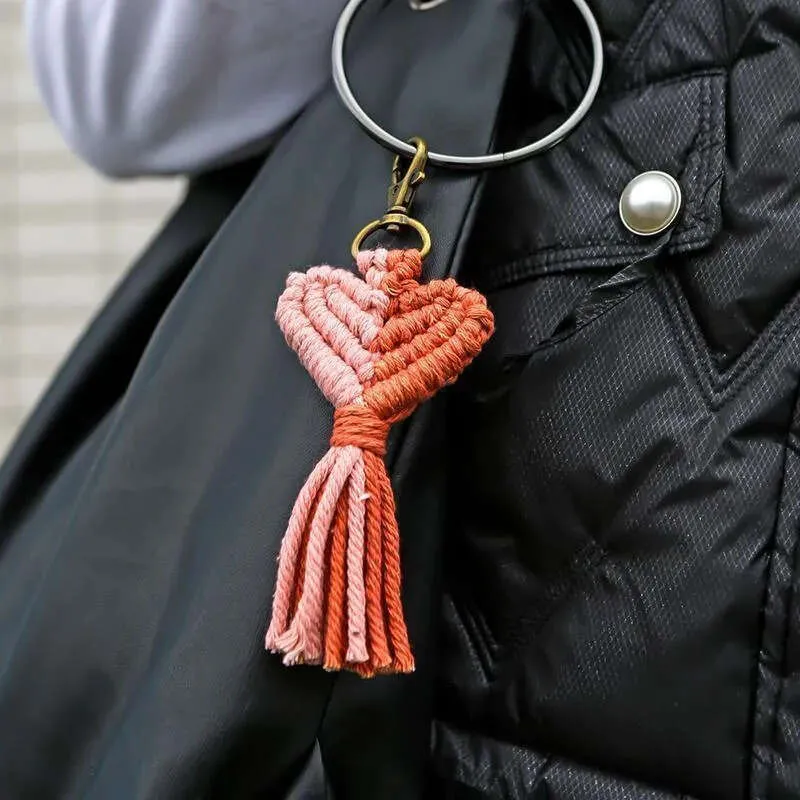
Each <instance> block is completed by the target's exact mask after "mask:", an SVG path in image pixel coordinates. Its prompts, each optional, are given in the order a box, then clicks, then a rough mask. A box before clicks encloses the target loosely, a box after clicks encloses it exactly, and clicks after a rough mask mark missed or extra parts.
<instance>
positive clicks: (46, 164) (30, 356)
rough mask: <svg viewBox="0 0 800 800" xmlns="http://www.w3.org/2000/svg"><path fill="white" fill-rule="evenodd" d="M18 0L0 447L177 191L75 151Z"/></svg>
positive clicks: (13, 15) (1, 311)
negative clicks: (39, 86) (34, 67)
mask: <svg viewBox="0 0 800 800" xmlns="http://www.w3.org/2000/svg"><path fill="white" fill-rule="evenodd" d="M23 4H24V0H0V455H2V453H3V452H4V451H5V449H6V448H7V446H8V444H9V443H10V441H11V440H12V438H13V436H14V434H15V432H16V431H17V430H18V427H19V425H20V424H21V422H22V420H23V419H24V417H25V415H26V414H27V413H28V412H29V410H30V408H31V407H32V405H33V404H34V403H35V402H36V399H37V398H38V397H39V395H40V394H41V392H42V391H43V389H44V388H45V387H46V385H47V383H48V381H49V380H50V378H51V377H52V374H53V372H54V370H55V369H57V367H58V365H59V363H60V362H61V361H62V359H63V358H64V356H65V354H66V353H67V352H68V350H69V349H70V347H71V346H72V345H73V343H74V342H75V339H76V338H77V337H78V336H79V335H80V333H81V331H82V330H83V329H84V327H85V326H86V324H87V323H88V321H89V319H90V318H91V316H92V314H93V313H94V312H95V311H96V310H97V308H98V307H99V306H100V304H101V303H102V302H103V299H104V298H105V297H106V296H107V294H108V292H109V291H110V290H111V289H112V288H113V286H114V284H115V283H116V282H117V281H118V280H119V278H120V276H121V275H122V273H123V272H124V270H125V269H126V268H127V266H128V265H129V264H130V263H131V260H132V259H133V258H134V256H135V254H136V253H137V252H138V251H139V250H140V249H141V248H142V246H143V245H144V244H145V243H146V242H147V240H148V239H149V238H150V236H151V235H152V234H153V233H154V232H155V230H156V228H157V226H158V225H159V223H160V222H161V220H163V218H164V216H165V215H166V214H167V212H168V210H169V209H170V207H171V206H172V205H173V204H174V202H175V201H176V199H177V197H178V193H179V191H180V185H179V182H178V181H167V180H147V181H135V182H124V183H120V182H110V181H108V180H105V179H104V178H102V177H100V176H98V175H96V174H94V173H93V172H92V171H91V170H90V169H89V168H88V167H86V166H85V165H83V164H82V163H81V162H80V161H79V160H78V159H77V158H75V156H73V155H72V154H71V153H70V152H69V151H68V149H67V147H66V146H65V145H64V143H63V142H62V140H61V138H60V136H59V134H58V131H57V130H56V129H55V127H54V126H53V124H52V122H51V121H50V119H49V118H48V115H47V112H46V111H45V109H44V108H43V106H42V104H41V102H40V100H39V97H38V94H37V91H36V86H35V84H34V81H33V78H32V75H31V72H30V69H29V65H28V60H27V55H26V52H25V38H24V33H23V24H22V13H23Z"/></svg>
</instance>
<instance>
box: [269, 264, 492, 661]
mask: <svg viewBox="0 0 800 800" xmlns="http://www.w3.org/2000/svg"><path fill="white" fill-rule="evenodd" d="M358 267H359V270H360V272H361V274H362V275H363V280H362V279H361V278H358V277H357V276H356V275H354V274H352V273H350V272H348V271H346V270H343V269H334V268H332V267H327V266H323V267H314V268H312V269H310V270H309V271H308V272H307V273H305V274H302V273H292V274H291V275H290V276H289V278H288V280H287V288H286V290H285V292H284V293H283V294H282V295H281V298H280V299H279V301H278V309H277V313H276V319H277V321H278V324H279V326H280V327H281V330H282V331H283V333H284V335H285V336H286V340H287V342H288V344H289V345H290V346H291V347H292V348H293V349H294V350H295V351H296V352H297V354H298V356H299V358H300V360H301V362H302V363H303V365H304V366H305V367H306V369H307V370H308V372H309V373H310V374H311V376H312V377H313V378H314V380H315V381H316V383H317V384H318V385H319V387H320V389H321V390H322V392H323V393H324V394H325V396H326V397H327V398H328V400H329V401H330V402H331V403H332V404H333V405H334V407H335V412H334V425H333V433H332V435H331V448H330V450H329V451H328V452H327V454H326V455H325V456H324V457H323V459H322V460H321V461H320V462H319V464H318V465H317V466H316V468H315V469H314V470H313V472H312V473H311V475H310V476H309V478H308V480H307V481H306V483H305V485H304V486H303V488H302V489H301V491H300V494H299V495H298V497H297V500H296V502H295V505H294V508H293V509H292V513H291V516H290V518H289V524H288V527H287V530H286V534H285V536H284V539H283V542H282V544H281V550H280V556H279V562H278V576H277V581H276V587H275V596H274V600H273V607H272V619H271V621H270V625H269V629H268V631H267V635H266V647H267V649H268V650H271V651H272V652H275V653H281V654H283V660H284V663H285V664H289V665H291V664H322V665H323V667H324V668H325V669H327V670H345V669H346V670H352V671H354V672H357V673H358V674H360V675H362V676H364V677H369V676H372V675H375V674H378V673H407V672H411V671H413V669H414V658H413V655H412V652H411V646H410V644H409V638H408V631H407V628H406V622H405V616H404V613H403V605H402V596H401V595H402V591H401V565H400V535H399V532H398V528H397V518H396V513H395V501H394V493H393V491H392V486H391V483H390V481H389V476H388V473H387V471H386V465H385V463H384V456H385V454H386V441H387V438H388V435H389V429H390V427H391V425H392V424H393V423H395V422H398V421H400V420H402V419H405V418H406V417H408V416H410V415H411V414H412V413H413V411H414V410H415V409H416V408H417V406H419V405H420V403H422V402H424V401H425V400H426V399H428V398H429V397H431V396H432V395H433V394H435V393H436V392H437V391H438V390H439V389H441V388H442V387H444V386H446V385H448V384H449V383H452V382H453V381H454V380H455V379H456V378H457V377H458V375H459V374H460V373H461V372H462V371H463V370H464V368H465V367H466V366H467V365H468V364H469V363H470V361H472V359H473V358H475V356H476V355H477V354H478V353H479V352H480V350H481V348H482V346H483V344H484V343H485V342H486V340H487V339H488V338H489V336H491V334H492V331H493V325H494V320H493V317H492V314H491V312H490V311H489V310H488V308H487V306H486V301H485V299H484V298H483V297H482V296H481V295H480V294H478V293H477V292H475V291H472V290H469V289H465V288H463V287H462V286H459V285H458V284H457V283H456V282H455V281H453V280H443V281H431V282H430V283H428V284H423V285H421V284H420V283H419V281H418V279H419V277H420V274H421V272H422V259H421V257H420V254H419V252H418V251H416V250H394V251H386V250H375V251H367V252H362V253H360V254H359V258H358Z"/></svg>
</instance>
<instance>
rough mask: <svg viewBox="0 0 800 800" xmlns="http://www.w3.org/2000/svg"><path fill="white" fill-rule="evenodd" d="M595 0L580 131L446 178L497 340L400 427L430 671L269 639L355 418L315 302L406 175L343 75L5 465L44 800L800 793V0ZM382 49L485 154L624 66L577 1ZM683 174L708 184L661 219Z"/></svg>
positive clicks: (414, 628) (430, 21)
mask: <svg viewBox="0 0 800 800" xmlns="http://www.w3.org/2000/svg"><path fill="white" fill-rule="evenodd" d="M592 6H593V8H594V9H595V11H596V13H597V15H598V17H599V20H600V24H601V27H602V30H603V34H604V38H605V46H606V57H607V71H606V74H605V77H604V81H603V87H602V91H601V95H600V97H599V98H598V100H597V101H596V103H595V105H594V107H593V108H592V110H591V112H590V114H589V116H588V117H587V119H586V120H585V122H584V123H583V124H582V125H581V126H580V128H579V129H578V130H577V131H576V132H575V133H574V134H573V135H572V136H571V137H570V138H569V139H567V140H566V141H564V142H563V143H561V144H560V145H558V146H557V147H556V148H554V149H553V150H551V151H549V152H548V153H546V154H545V155H543V156H540V157H537V158H535V159H532V160H530V161H528V162H526V163H523V164H520V165H517V166H514V167H510V168H507V169H505V170H502V171H500V172H495V173H492V174H490V175H488V176H487V175H464V174H451V173H446V172H437V171H432V172H431V181H430V183H429V184H426V187H425V188H424V190H423V191H422V193H421V194H420V196H419V205H418V206H417V212H418V215H419V216H420V217H421V218H422V219H423V220H424V221H425V222H426V223H427V224H429V226H430V228H431V230H432V233H433V235H434V242H435V247H434V252H433V255H432V256H431V258H430V260H429V261H428V262H427V269H428V273H429V275H431V276H435V275H438V276H441V275H444V274H448V273H453V274H456V273H457V274H458V277H459V279H460V280H461V281H462V282H464V283H467V284H471V285H475V286H477V287H478V288H480V289H482V290H483V291H485V292H486V293H487V295H488V297H489V300H490V303H491V306H492V308H493V310H494V311H495V314H496V319H497V334H496V336H495V337H494V339H493V341H492V342H491V344H490V346H489V347H488V348H487V350H486V352H485V354H484V355H483V356H482V357H481V358H480V359H479V361H478V362H476V364H475V365H474V367H473V368H472V369H470V370H469V372H468V373H467V374H466V375H465V376H464V378H463V379H462V380H461V381H460V382H459V384H458V385H457V386H456V387H454V389H453V390H451V391H448V392H447V393H445V394H444V395H443V396H441V397H440V398H438V399H436V400H435V401H433V402H431V403H429V404H428V405H426V406H425V407H424V408H423V409H422V410H420V412H418V414H416V415H415V416H414V417H413V418H412V419H411V421H410V422H409V423H408V424H406V425H404V426H401V427H400V428H399V429H398V430H396V431H395V435H394V438H393V439H392V440H391V442H390V445H391V448H390V453H389V464H390V468H391V473H392V479H393V483H394V485H395V488H396V490H397V494H398V500H399V516H400V527H401V532H402V536H403V565H404V573H405V604H406V608H407V614H408V618H409V624H410V630H411V636H412V640H413V642H414V647H415V651H416V655H417V662H418V670H417V672H416V673H415V674H414V675H413V676H411V677H405V678H378V679H375V680H372V681H362V680H360V679H358V678H356V677H354V676H351V675H344V676H336V675H330V674H326V673H324V672H322V671H321V670H319V669H316V668H309V667H306V668H295V669H287V668H284V667H283V666H282V665H281V664H280V663H279V661H278V660H277V659H275V658H273V657H272V656H269V655H267V654H266V653H264V651H263V649H262V642H263V634H264V629H265V625H266V621H267V613H268V610H269V603H270V596H271V592H272V589H273V584H274V577H275V566H274V565H275V555H276V553H277V549H278V546H279V542H280V537H281V535H282V533H283V528H284V525H285V522H286V518H287V515H288V512H289V508H290V506H291V502H292V500H293V498H294V496H295V495H296V493H297V490H298V488H299V486H300V484H301V483H302V481H303V480H304V478H305V476H306V474H307V473H308V471H309V469H310V467H311V466H312V465H313V464H314V463H315V461H316V460H317V458H318V457H319V455H320V454H321V453H322V452H323V451H324V449H325V447H326V443H327V437H328V435H329V431H330V420H331V415H330V409H329V408H328V407H327V406H326V404H325V402H324V400H323V399H322V398H321V397H320V396H319V394H318V393H317V391H316V389H315V387H314V386H313V384H312V383H311V381H310V380H309V378H308V376H307V375H306V374H305V372H304V371H303V370H302V368H301V367H300V366H299V364H298V363H297V361H296V359H295V357H294V356H293V354H292V353H291V352H290V351H289V349H288V348H286V347H285V345H284V343H283V341H282V337H281V335H280V332H279V331H278V330H277V328H276V326H275V325H274V323H273V321H272V314H273V309H274V303H275V299H276V297H277V295H278V293H279V291H280V288H281V286H282V284H283V280H284V276H285V273H286V271H287V270H288V269H289V268H290V267H296V266H301V265H304V264H312V263H319V262H321V261H329V260H337V259H340V260H343V258H344V256H345V255H346V253H347V252H348V247H349V242H350V238H351V237H352V234H353V233H354V232H355V231H356V230H358V228H360V227H361V225H362V224H364V223H365V222H366V221H368V220H370V219H372V218H374V217H375V216H376V214H379V213H380V211H381V209H382V203H383V198H384V193H385V186H386V183H387V180H388V172H389V164H390V158H389V156H388V155H387V154H386V153H385V152H384V151H383V150H382V149H381V148H380V147H379V146H377V145H375V144H374V143H373V142H371V141H370V140H369V139H367V138H366V137H365V136H364V134H363V133H362V132H361V131H360V130H359V129H358V128H357V127H356V126H355V125H354V124H353V122H352V121H351V120H350V118H349V117H348V116H347V114H346V113H345V112H344V111H343V110H342V108H341V107H340V105H339V103H338V101H337V99H336V98H335V96H334V94H333V92H332V91H327V92H326V93H324V94H323V96H322V97H321V98H319V100H318V101H317V102H315V103H314V104H313V105H312V107H311V108H310V109H309V110H308V111H307V112H306V113H304V114H303V115H302V117H301V118H300V119H299V120H298V121H297V122H296V123H295V124H294V125H293V126H292V128H291V129H290V130H289V131H288V133H287V134H286V136H285V137H284V138H283V139H282V140H281V142H280V143H279V144H278V145H277V147H276V148H275V150H274V151H273V153H272V154H271V155H270V156H269V157H268V158H266V160H264V159H260V160H259V162H258V163H253V164H245V165H242V166H239V167H236V168H232V169H227V170H223V171H222V172H220V173H217V174H214V175H210V176H206V177H204V178H202V179H199V180H197V181H194V182H193V184H192V187H191V189H190V191H189V194H188V196H187V199H186V201H185V203H184V204H183V206H182V207H181V208H180V209H179V210H178V212H177V213H176V215H175V216H174V217H173V218H172V219H171V220H170V222H169V223H168V224H167V226H166V227H165V229H164V230H163V231H162V232H161V234H160V235H159V236H158V237H157V238H156V240H155V241H154V243H153V245H152V246H151V247H150V248H149V249H148V251H147V252H146V253H145V254H144V255H143V256H142V258H141V259H140V260H139V261H138V262H137V264H135V265H134V267H133V268H132V270H131V272H130V274H129V276H128V277H127V278H126V280H125V281H124V282H123V284H122V285H121V286H120V287H119V288H118V290H117V291H116V293H115V294H114V296H113V297H112V298H111V299H110V300H109V302H108V304H107V305H106V307H105V308H104V309H103V311H102V312H101V313H100V315H99V316H98V317H97V319H96V320H95V321H94V323H93V325H92V326H91V328H90V329H89V331H88V332H87V334H86V336H85V337H84V339H83V340H82V341H81V343H80V344H79V345H78V347H77V348H76V350H75V351H74V352H73V354H72V356H71V357H70V359H69V360H68V362H67V363H66V365H65V366H64V368H63V369H62V371H61V372H60V374H59V376H58V377H57V378H56V380H55V382H54V384H53V385H52V387H51V388H50V390H49V392H48V394H47V395H46V397H45V398H44V399H43V401H42V402H41V404H40V406H39V408H38V409H37V410H36V411H35V413H34V414H33V416H32V418H31V419H30V421H29V423H28V425H27V426H26V428H25V429H24V431H23V433H22V435H21V437H20V438H19V440H18V442H17V443H16V445H15V447H14V448H13V449H12V451H11V453H10V455H9V456H8V458H7V461H6V463H5V466H4V467H3V469H2V471H0V798H2V800H55V799H56V798H57V799H58V800H61V799H62V798H63V799H64V800H178V799H179V798H180V799H181V800H183V799H184V798H185V800H190V799H191V800H194V799H195V798H210V799H213V800H217V798H220V799H221V800H250V798H265V800H315V799H316V798H319V799H320V800H321V799H322V798H336V800H421V799H422V798H426V799H427V798H432V799H433V800H448V799H449V800H490V798H491V799H492V800H501V799H503V800H506V799H507V800H523V799H524V800H533V798H536V800H539V799H540V798H541V800H545V798H546V799H547V800H605V799H606V798H608V800H678V799H679V798H685V799H686V800H746V799H747V800H796V798H799V797H800V593H799V592H798V591H797V590H798V589H800V561H799V559H800V549H798V541H799V540H800V539H799V536H800V440H798V435H800V411H799V410H798V396H800V395H799V394H798V388H799V387H800V330H799V327H800V297H799V296H798V290H800V3H798V2H797V0H649V1H648V0H592ZM367 28H368V29H367ZM349 59H351V62H352V63H351V67H352V73H353V80H354V83H355V85H356V89H357V91H358V93H359V96H360V97H362V98H363V100H364V103H365V105H366V106H367V107H368V108H369V109H370V110H371V111H372V112H373V113H374V114H375V115H376V116H378V117H379V118H380V119H381V121H382V122H384V123H385V124H386V125H387V126H389V127H391V128H392V130H394V131H396V132H398V133H399V134H401V135H411V134H417V133H419V134H422V135H425V136H427V137H428V138H429V139H430V141H431V143H432V145H434V146H435V148H436V149H438V150H448V151H457V152H462V153H476V152H484V151H486V150H488V149H490V148H492V147H494V148H496V149H499V148H509V147H514V146H518V145H521V144H522V143H524V142H527V141H529V140H530V139H532V138H534V137H536V136H538V135H540V134H541V133H543V132H545V131H547V130H548V129H550V128H552V127H553V125H554V124H557V122H558V121H559V119H561V118H563V116H564V115H565V113H567V112H568V111H569V110H570V109H571V108H572V107H574V105H575V103H576V102H577V100H578V99H579V97H580V95H581V93H582V91H583V87H584V85H585V82H586V79H587V76H588V71H589V69H590V61H591V59H590V54H589V47H588V41H587V39H586V37H585V35H584V31H583V29H582V24H581V21H580V18H579V17H577V15H576V14H575V13H574V12H573V10H572V6H571V5H570V4H568V3H566V2H564V1H563V0H550V1H549V2H545V1H542V2H529V3H526V4H524V7H523V4H522V3H521V2H516V0H491V2H490V0H458V2H450V3H447V4H445V5H444V6H442V7H441V8H440V9H439V10H437V11H435V12H430V13H429V14H413V13H412V12H410V11H409V10H408V8H407V4H406V3H405V2H400V0H395V1H394V2H390V3H388V4H387V6H386V9H385V10H383V11H381V13H380V14H378V15H377V18H376V19H373V20H372V21H370V23H369V25H368V26H366V27H365V28H364V29H363V30H362V31H361V33H360V34H359V35H357V36H356V41H354V44H353V48H352V52H351V53H350V54H349ZM652 169H658V170H663V171H665V172H667V173H669V174H671V175H673V176H674V177H675V178H676V179H677V180H678V182H679V183H680V185H681V187H682V190H683V195H684V200H685V202H684V207H683V210H682V213H681V215H680V217H679V218H678V220H677V222H676V224H675V225H674V226H673V227H672V228H671V229H670V230H668V231H667V232H666V233H664V234H662V235H660V236H659V237H655V238H648V239H644V238H640V237H637V236H635V235H634V234H632V233H629V232H628V231H627V230H626V229H625V228H624V227H623V225H622V223H621V222H620V220H619V217H618V212H617V204H618V200H619V196H620V192H621V191H622V188H623V187H624V186H625V185H626V184H627V182H628V181H629V180H630V179H631V178H632V177H634V176H635V175H637V174H638V173H640V172H643V171H646V170H652Z"/></svg>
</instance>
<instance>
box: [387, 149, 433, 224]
mask: <svg viewBox="0 0 800 800" xmlns="http://www.w3.org/2000/svg"><path fill="white" fill-rule="evenodd" d="M410 143H411V144H413V145H414V146H415V147H416V148H417V152H416V153H414V155H413V156H411V162H410V163H409V165H408V167H406V168H404V167H403V160H404V157H403V156H396V157H395V159H394V164H393V166H392V183H391V186H389V210H388V212H387V213H389V214H393V213H394V214H408V212H409V209H410V208H411V203H412V202H414V195H415V194H416V193H417V188H418V187H419V186H420V184H421V183H422V182H423V181H424V180H425V167H426V166H427V164H428V145H427V144H426V143H425V141H424V140H423V139H420V138H419V137H417V136H415V137H414V138H413V139H411V140H410Z"/></svg>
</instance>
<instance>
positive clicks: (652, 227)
mask: <svg viewBox="0 0 800 800" xmlns="http://www.w3.org/2000/svg"><path fill="white" fill-rule="evenodd" d="M681 203H682V197H681V187H680V186H679V185H678V182H677V181H676V180H675V178H673V177H672V176H671V175H667V173H666V172H659V171H657V170H653V171H652V172H643V173H642V174H641V175H637V176H636V177H635V178H634V179H633V180H632V181H631V182H630V183H629V184H628V185H627V186H626V187H625V188H624V189H623V190H622V194H621V195H620V198H619V216H620V219H621V220H622V224H623V225H624V226H625V227H626V228H627V229H628V230H629V231H630V232H631V233H635V234H638V235H639V236H654V235H655V234H657V233H661V232H662V231H665V230H666V229H667V228H669V226H670V225H672V223H673V222H675V219H676V217H677V216H678V212H679V211H680V210H681Z"/></svg>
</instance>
